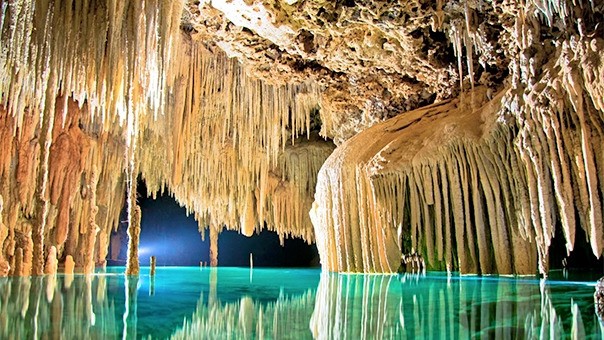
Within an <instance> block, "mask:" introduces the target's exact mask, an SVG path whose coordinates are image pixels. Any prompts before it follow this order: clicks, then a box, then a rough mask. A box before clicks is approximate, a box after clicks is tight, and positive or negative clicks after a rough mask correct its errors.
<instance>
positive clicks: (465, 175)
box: [311, 37, 604, 274]
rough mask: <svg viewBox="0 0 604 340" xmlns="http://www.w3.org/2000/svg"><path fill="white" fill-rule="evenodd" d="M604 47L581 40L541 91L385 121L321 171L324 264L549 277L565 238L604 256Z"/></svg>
mask: <svg viewBox="0 0 604 340" xmlns="http://www.w3.org/2000/svg"><path fill="white" fill-rule="evenodd" d="M602 46H604V40H602V39H590V38H587V37H583V38H580V37H572V38H571V39H570V40H569V41H565V42H564V43H563V44H561V45H560V47H559V48H558V50H557V53H556V54H555V58H553V59H551V60H550V61H548V62H547V63H546V64H545V65H544V69H545V70H546V72H544V73H543V74H541V75H538V76H537V78H536V79H535V83H534V84H532V85H530V86H526V87H525V88H519V87H516V88H511V89H504V90H502V91H501V92H500V93H499V94H497V95H496V96H494V97H493V98H492V99H491V98H490V97H491V96H490V95H489V94H488V91H487V90H486V89H484V88H476V89H475V90H473V91H471V92H469V93H467V94H466V95H465V96H464V97H461V98H459V99H455V100H452V101H448V102H443V103H440V104H434V105H431V106H428V107H426V108H422V109H418V110H416V111H411V112H408V113H406V114H404V115H400V116H398V117H395V118H392V119H390V120H387V121H385V122H383V123H380V124H377V125H375V126H373V127H371V128H369V129H367V130H365V131H363V132H361V133H359V134H358V135H356V136H355V137H353V138H351V139H350V140H348V141H347V142H345V143H344V144H342V145H341V146H340V147H338V149H336V151H335V152H334V153H333V154H332V155H331V156H330V157H329V158H328V160H327V161H326V163H325V164H324V166H323V168H322V169H321V171H320V172H319V179H318V185H317V192H316V194H315V198H316V201H315V203H314V205H313V210H312V211H311V215H312V217H313V222H314V225H315V229H316V231H317V246H318V248H319V252H320V254H321V258H322V259H323V261H324V262H323V266H324V268H326V269H329V270H331V271H345V272H349V271H352V272H357V271H363V272H395V271H397V270H398V267H399V266H400V254H401V253H419V255H421V256H422V257H423V259H424V260H425V262H426V265H427V267H428V268H429V269H437V270H448V271H460V272H462V273H483V274H487V273H499V274H533V273H535V272H536V271H537V270H538V271H539V272H540V273H542V274H547V272H548V270H549V248H550V246H551V244H552V239H553V237H554V235H555V231H556V228H562V231H563V235H564V238H565V242H566V250H567V253H568V254H570V252H572V251H573V249H574V245H575V241H576V240H575V235H576V230H577V228H582V229H583V230H584V232H585V235H586V237H587V240H586V241H587V243H588V244H589V245H590V246H591V250H592V253H593V255H594V256H595V257H597V258H599V257H600V256H601V255H602V250H603V249H602V242H603V241H604V235H603V228H602V222H601V218H602V217H601V216H602V197H603V193H604V181H602V175H601V172H602V170H601V169H602V166H604V164H603V163H602V156H604V154H603V153H602V148H601V145H602V137H603V135H602V131H603V130H602V127H603V126H604V120H603V118H604V116H603V113H604V111H603V110H602V108H603V107H602V97H601V96H602V88H603V87H602V83H601V79H604V78H602V76H604V73H603V72H604V67H603V65H604V63H603V62H604V57H603V56H602V54H601V53H600V51H601V47H602Z"/></svg>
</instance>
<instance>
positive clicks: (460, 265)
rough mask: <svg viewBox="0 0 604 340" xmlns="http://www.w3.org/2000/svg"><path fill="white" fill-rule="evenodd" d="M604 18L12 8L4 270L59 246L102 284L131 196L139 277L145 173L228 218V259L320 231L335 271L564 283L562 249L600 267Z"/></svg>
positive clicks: (79, 5)
mask: <svg viewBox="0 0 604 340" xmlns="http://www.w3.org/2000/svg"><path fill="white" fill-rule="evenodd" d="M603 16H604V2H602V1H599V0H590V1H575V0H573V1H570V0H556V1H553V0H545V1H542V0H528V1H524V2H521V1H514V0H506V1H496V2H495V1H485V0H459V1H448V2H445V1H435V2H433V1H423V0H415V1H385V0H381V1H360V0H356V1H355V0H346V1H320V0H316V1H310V0H299V1H296V0H268V1H259V0H257V1H254V0H229V1H227V0H204V1H193V0H178V1H159V0H143V1H118V0H101V1H92V0H55V1H49V0H35V1H25V0H10V1H9V0H6V1H0V37H1V39H0V95H1V97H0V100H1V101H0V276H5V275H31V274H34V275H38V274H43V273H44V271H45V268H44V266H45V263H53V261H54V258H55V256H56V259H57V261H58V268H59V269H60V268H64V267H65V264H66V261H67V259H68V258H70V259H73V261H74V266H75V271H79V272H91V271H92V270H93V268H94V267H95V265H102V264H103V263H104V261H105V258H106V257H107V252H108V243H109V242H108V240H109V236H110V233H111V231H112V230H114V229H115V228H117V227H118V225H119V223H118V222H119V215H120V211H121V209H122V208H123V207H124V205H126V206H127V211H128V221H129V230H128V234H129V235H130V240H131V243H130V246H129V262H128V270H127V272H128V273H129V274H136V273H138V263H137V259H138V253H137V235H138V233H139V232H140V229H139V228H140V208H139V207H138V204H137V199H138V198H137V196H136V192H137V190H136V186H137V183H138V181H140V180H142V181H144V182H145V184H146V186H147V188H148V189H149V192H150V193H151V195H155V194H156V193H158V192H164V191H167V192H168V193H170V194H171V195H172V196H173V197H174V198H175V199H176V200H177V201H178V202H179V203H180V204H182V205H183V206H185V207H186V208H187V211H188V212H189V213H191V214H192V215H193V216H194V217H195V218H196V219H197V220H198V221H199V229H200V231H202V232H203V231H204V230H205V229H207V228H209V229H210V239H211V243H212V247H211V249H212V251H211V252H212V255H213V256H212V259H213V260H216V259H217V254H218V249H217V235H218V234H219V233H220V231H221V230H223V229H234V230H238V231H240V232H241V233H242V234H244V235H246V236H251V235H253V234H254V233H257V232H260V231H261V230H262V229H268V230H271V231H275V232H277V233H278V234H279V235H280V237H281V238H282V239H283V238H286V237H301V238H303V239H305V240H306V241H307V242H316V244H317V246H318V249H319V253H320V256H321V263H322V266H323V268H324V269H327V270H331V271H339V272H348V271H350V272H394V271H396V270H397V269H398V268H399V267H400V265H401V257H402V256H403V254H412V255H413V256H415V257H417V258H421V259H422V261H423V263H425V265H426V267H427V269H440V270H451V271H460V272H462V273H481V274H487V273H501V274H534V273H537V272H541V273H542V274H546V273H547V271H548V270H549V267H550V248H551V247H552V244H554V243H563V244H565V245H566V246H565V248H566V250H565V251H566V254H562V256H569V255H571V254H572V252H573V250H575V248H576V247H589V248H590V252H591V253H592V254H593V256H594V258H599V257H600V256H601V255H602V252H603V250H604V230H603V227H602V212H603V209H604V206H603V202H602V198H604V197H603V195H604V175H603V174H604V171H603V170H602V169H601V168H602V166H604V164H603V163H602V162H604V153H603V152H604V149H602V146H601V145H602V138H603V137H604V135H603V131H604V121H603V119H604V84H603V82H602V79H604V54H603V52H602V51H604V34H603V33H604V25H603V24H602V18H603ZM313 201H314V203H313ZM311 206H312V211H311ZM556 231H559V232H556ZM202 235H203V233H202ZM578 238H579V239H578ZM53 249H54V250H53ZM223 251H228V250H223ZM213 263H214V264H215V261H213ZM54 267H55V266H54V265H53V266H52V267H51V268H54ZM67 267H69V268H70V267H71V261H70V262H69V264H68V265H67Z"/></svg>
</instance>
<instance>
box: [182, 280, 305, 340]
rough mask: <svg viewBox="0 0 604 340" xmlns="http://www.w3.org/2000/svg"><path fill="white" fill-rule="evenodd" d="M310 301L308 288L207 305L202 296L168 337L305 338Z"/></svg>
mask: <svg viewBox="0 0 604 340" xmlns="http://www.w3.org/2000/svg"><path fill="white" fill-rule="evenodd" d="M313 301H314V296H313V294H312V292H310V291H308V292H306V293H305V294H302V295H300V296H292V297H286V296H283V297H279V299H278V300H277V301H275V302H269V303H260V302H257V301H255V300H254V299H253V298H252V297H249V296H244V297H242V298H241V299H240V300H239V301H238V302H235V303H224V304H221V303H216V304H206V303H205V301H204V299H203V296H202V297H200V299H199V301H198V303H197V309H196V311H195V313H194V314H193V315H192V317H191V319H190V320H189V319H188V318H187V319H185V321H184V324H183V326H182V329H179V330H177V331H175V332H174V333H173V334H172V336H171V339H216V338H230V339H251V338H254V339H263V338H272V339H284V338H307V337H310V335H311V334H310V332H309V330H308V329H307V328H306V325H308V320H309V319H310V315H311V313H312V306H313ZM294 326H295V328H292V327H294ZM300 326H301V327H300Z"/></svg>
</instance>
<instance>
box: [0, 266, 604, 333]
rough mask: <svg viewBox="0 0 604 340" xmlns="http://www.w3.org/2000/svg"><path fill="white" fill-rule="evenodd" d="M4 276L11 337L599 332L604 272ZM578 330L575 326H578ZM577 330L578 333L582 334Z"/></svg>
mask: <svg viewBox="0 0 604 340" xmlns="http://www.w3.org/2000/svg"><path fill="white" fill-rule="evenodd" d="M123 271H124V268H109V269H107V270H106V271H103V272H99V273H97V274H95V275H91V276H84V275H72V276H65V275H53V276H44V277H32V278H0V338H1V339H32V338H48V339H53V338H63V339H115V338H126V339H135V338H146V339H148V338H153V339H165V338H174V339H247V338H265V339H312V338H319V339H337V338H345V339H374V338H377V339H422V338H426V339H433V338H436V339H455V338H462V339H466V338H548V339H549V338H573V337H578V338H593V339H601V338H602V337H603V336H602V334H603V333H602V329H603V326H602V325H601V323H600V321H599V320H598V318H597V316H596V314H595V311H594V300H593V293H594V282H595V281H594V280H593V278H589V279H590V280H591V281H569V280H562V279H560V280H557V279H552V280H548V281H540V280H537V279H513V278H495V277H484V278H480V277H467V276H465V277H459V276H450V277H449V276H447V275H446V274H444V273H428V274H427V275H425V276H417V275H407V276H402V275H393V276H389V275H337V274H328V273H323V274H322V273H321V272H320V271H319V270H302V269H254V270H253V271H252V272H250V270H249V269H248V268H218V269H209V268H193V267H165V268H164V267H162V268H157V275H156V276H155V278H151V277H149V275H148V268H142V270H141V275H140V277H138V278H132V277H126V276H124V275H123V274H122V273H123ZM573 332H574V333H573ZM573 334H574V335H573Z"/></svg>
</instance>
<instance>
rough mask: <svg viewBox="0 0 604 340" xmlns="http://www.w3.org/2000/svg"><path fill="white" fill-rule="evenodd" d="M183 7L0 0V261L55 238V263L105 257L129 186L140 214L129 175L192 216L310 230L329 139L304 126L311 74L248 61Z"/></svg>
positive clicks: (0, 265) (19, 264)
mask: <svg viewBox="0 0 604 340" xmlns="http://www.w3.org/2000/svg"><path fill="white" fill-rule="evenodd" d="M182 10H183V2H182V1H174V2H169V3H167V2H162V1H153V0H152V1H142V2H122V1H110V0H108V1H101V2H99V1H43V0H38V1H33V2H31V1H12V2H2V13H1V17H0V27H1V29H2V31H1V34H2V49H1V51H0V68H1V69H2V77H1V78H0V93H1V94H2V97H1V98H2V103H1V106H0V107H1V111H0V137H1V140H0V149H1V150H2V151H1V152H0V195H1V197H2V204H1V206H2V209H0V210H1V211H0V214H1V216H2V219H1V220H0V221H2V224H1V225H0V227H1V229H0V230H1V231H0V245H1V247H0V248H1V249H0V250H1V251H0V275H7V274H13V275H29V274H41V273H42V272H43V270H44V263H45V262H46V257H47V256H49V254H50V249H51V248H52V247H53V246H54V247H55V248H56V250H57V253H56V256H57V258H58V259H59V263H60V267H62V266H63V262H64V261H65V259H66V258H67V256H69V255H71V256H72V257H73V259H74V261H75V266H76V270H78V271H84V272H90V271H92V270H93V268H94V265H95V264H102V263H103V262H104V260H105V258H106V255H107V251H108V249H107V248H108V246H107V245H108V239H109V236H110V233H111V231H112V230H113V229H115V228H116V227H117V226H118V222H119V221H118V219H119V214H120V210H121V209H122V206H123V205H124V202H125V201H126V202H127V203H128V206H129V211H131V213H129V214H128V216H129V218H128V220H129V222H131V224H133V225H134V226H136V223H133V222H136V220H137V219H140V216H139V215H140V213H137V211H139V210H138V208H137V205H136V199H137V197H136V181H137V178H139V176H140V177H141V178H143V179H144V180H145V181H146V184H147V187H148V188H149V190H150V192H152V193H153V194H155V193H156V192H157V191H160V190H168V191H169V192H170V193H171V194H172V195H173V196H174V197H175V198H176V199H177V201H179V202H180V203H181V204H183V205H185V206H186V207H187V208H188V210H189V212H191V213H193V214H194V215H195V217H196V218H197V219H198V221H199V224H200V229H203V228H206V227H208V226H210V227H211V228H215V229H216V230H218V231H219V230H221V229H222V228H224V227H226V228H230V229H237V230H241V232H242V233H244V234H246V235H248V236H251V235H252V234H253V233H254V232H255V231H258V232H259V231H260V230H262V229H263V228H268V229H269V230H274V231H276V232H278V233H279V235H280V236H281V237H282V238H285V237H289V236H295V237H302V238H304V239H306V240H307V241H308V242H312V241H313V240H314V236H313V229H312V224H311V223H310V219H309V217H308V214H307V212H308V211H309V210H310V205H311V203H312V192H313V190H314V186H315V183H316V182H315V181H316V173H317V172H318V169H319V168H320V166H321V164H322V163H323V161H324V160H325V158H327V156H328V155H329V154H330V153H331V151H332V150H333V146H331V145H330V144H329V143H326V142H325V141H323V140H321V139H319V138H317V137H316V132H313V131H311V130H312V129H313V127H311V121H312V119H314V118H313V115H316V112H317V110H318V101H319V99H318V96H317V94H318V86H317V85H316V84H314V83H313V82H312V81H308V82H304V83H298V84H290V85H271V84H267V83H264V82H262V81H260V80H256V79H253V78H250V77H248V76H247V75H246V74H245V72H244V70H243V68H242V67H241V66H240V65H239V63H238V62H237V61H236V60H232V59H228V58H227V57H226V56H225V55H224V54H222V53H221V52H219V51H214V52H211V51H210V50H208V49H207V48H206V46H205V45H204V44H203V42H202V41H200V40H199V39H192V37H191V35H190V34H187V33H185V32H184V31H182V30H181V27H180V25H181V15H182ZM126 189H128V194H127V195H125V194H124V193H125V192H126ZM126 196H127V197H126ZM138 232H139V231H137V230H136V228H134V229H133V230H131V233H133V234H132V235H135V234H136V233H138ZM133 247H134V248H136V244H134V245H133ZM132 250H133V251H132V252H131V254H132V257H136V256H137V255H136V254H137V253H136V252H135V250H136V249H132ZM137 271H138V269H137V265H136V263H134V262H132V265H131V266H130V267H129V273H133V274H135V273H137Z"/></svg>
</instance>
